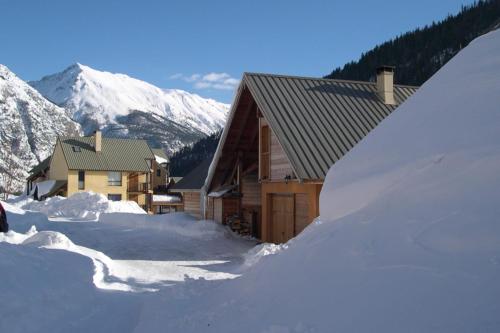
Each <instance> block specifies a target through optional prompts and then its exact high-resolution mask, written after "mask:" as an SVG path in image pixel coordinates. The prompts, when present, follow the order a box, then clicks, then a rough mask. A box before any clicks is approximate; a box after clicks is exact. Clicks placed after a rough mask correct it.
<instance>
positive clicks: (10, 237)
mask: <svg viewBox="0 0 500 333" xmlns="http://www.w3.org/2000/svg"><path fill="white" fill-rule="evenodd" d="M36 233H37V230H36V227H35V226H32V227H31V228H30V230H28V232H27V233H24V234H23V233H18V232H15V231H13V230H9V231H8V232H7V233H1V232H0V243H9V244H16V245H17V244H22V243H23V242H24V241H25V240H26V239H28V238H30V237H31V236H33V235H35V234H36Z"/></svg>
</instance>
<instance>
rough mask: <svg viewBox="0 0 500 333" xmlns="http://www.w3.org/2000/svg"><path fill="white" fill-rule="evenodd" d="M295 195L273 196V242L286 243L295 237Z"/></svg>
mask: <svg viewBox="0 0 500 333" xmlns="http://www.w3.org/2000/svg"><path fill="white" fill-rule="evenodd" d="M293 229H294V200H293V194H272V195H271V241H272V242H274V243H285V242H286V241H288V240H289V239H291V238H292V237H293Z"/></svg>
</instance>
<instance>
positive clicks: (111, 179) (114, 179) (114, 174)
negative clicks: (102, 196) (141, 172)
mask: <svg viewBox="0 0 500 333" xmlns="http://www.w3.org/2000/svg"><path fill="white" fill-rule="evenodd" d="M108 186H122V173H121V172H119V171H109V172H108Z"/></svg>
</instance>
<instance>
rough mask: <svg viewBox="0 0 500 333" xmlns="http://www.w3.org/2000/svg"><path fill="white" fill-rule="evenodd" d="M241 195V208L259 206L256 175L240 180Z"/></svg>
mask: <svg viewBox="0 0 500 333" xmlns="http://www.w3.org/2000/svg"><path fill="white" fill-rule="evenodd" d="M241 194H242V195H243V197H242V198H241V205H242V206H243V207H253V206H260V204H261V203H260V183H259V179H258V176H257V175H256V174H255V175H247V176H245V177H243V178H242V179H241Z"/></svg>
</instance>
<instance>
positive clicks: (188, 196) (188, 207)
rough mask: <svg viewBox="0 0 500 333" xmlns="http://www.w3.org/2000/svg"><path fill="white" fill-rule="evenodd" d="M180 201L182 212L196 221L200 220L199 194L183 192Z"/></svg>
mask: <svg viewBox="0 0 500 333" xmlns="http://www.w3.org/2000/svg"><path fill="white" fill-rule="evenodd" d="M182 200H183V203H184V211H185V212H186V213H188V214H190V215H192V216H194V217H196V218H197V219H201V211H200V192H184V193H182Z"/></svg>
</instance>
